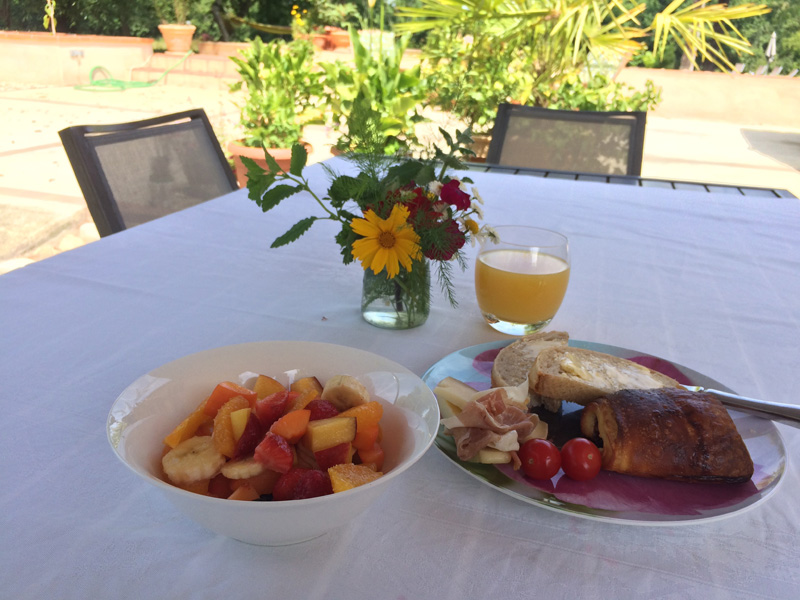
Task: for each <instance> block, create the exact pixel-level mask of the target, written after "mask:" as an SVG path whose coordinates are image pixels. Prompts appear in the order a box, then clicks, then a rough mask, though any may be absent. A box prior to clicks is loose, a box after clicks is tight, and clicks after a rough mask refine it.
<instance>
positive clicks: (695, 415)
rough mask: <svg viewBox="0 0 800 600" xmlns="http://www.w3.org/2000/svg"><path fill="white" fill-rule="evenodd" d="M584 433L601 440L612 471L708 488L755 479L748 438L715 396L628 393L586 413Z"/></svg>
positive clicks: (593, 404)
mask: <svg viewBox="0 0 800 600" xmlns="http://www.w3.org/2000/svg"><path fill="white" fill-rule="evenodd" d="M581 431H582V432H583V435H585V436H586V437H589V438H591V439H595V440H597V439H598V438H599V441H600V443H601V444H602V453H603V469H606V470H608V471H614V472H616V473H624V474H626V475H637V476H639V477H656V478H660V479H674V480H679V481H692V482H708V483H741V482H745V481H749V480H750V478H751V477H752V476H753V460H752V459H751V458H750V453H749V452H748V451H747V447H746V446H745V444H744V441H743V440H742V436H741V435H739V432H738V431H737V430H736V425H734V423H733V419H731V417H730V415H729V414H728V411H727V410H726V409H725V407H724V406H723V405H722V403H721V402H720V401H719V400H717V399H716V398H715V397H713V396H711V395H710V394H705V393H702V392H690V391H687V390H684V389H682V388H661V389H654V390H622V391H620V392H616V393H614V394H610V395H608V396H605V397H604V398H599V399H598V400H596V401H594V402H591V403H589V404H588V405H587V406H586V407H584V409H583V413H582V415H581Z"/></svg>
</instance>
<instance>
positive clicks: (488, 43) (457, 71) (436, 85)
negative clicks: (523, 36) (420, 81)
mask: <svg viewBox="0 0 800 600" xmlns="http://www.w3.org/2000/svg"><path fill="white" fill-rule="evenodd" d="M423 51H424V59H423V63H422V64H423V66H422V69H423V70H422V73H423V77H424V78H425V80H426V85H427V87H428V89H429V90H430V93H431V104H432V105H434V106H438V107H440V108H442V109H443V110H446V111H449V112H452V113H453V114H455V115H457V116H458V117H459V118H460V119H461V120H462V121H463V122H464V123H465V125H466V126H467V127H468V128H469V129H470V130H471V131H472V132H473V133H475V134H478V135H482V134H487V133H489V132H491V130H492V127H493V126H494V119H495V115H496V114H497V106H498V105H499V104H500V103H503V102H511V101H513V100H516V99H518V98H519V97H520V94H521V93H522V89H521V88H522V86H523V85H524V83H525V81H526V80H525V78H524V76H523V73H522V64H521V62H520V56H519V52H518V50H517V49H516V48H514V47H512V46H510V45H507V44H498V43H492V39H491V38H490V37H488V36H479V37H478V38H475V37H472V38H471V39H470V38H467V39H465V38H464V36H463V35H460V34H459V33H458V32H457V31H454V30H453V29H445V30H443V31H440V32H437V33H436V34H431V35H430V36H428V40H427V43H426V45H425V47H424V48H423Z"/></svg>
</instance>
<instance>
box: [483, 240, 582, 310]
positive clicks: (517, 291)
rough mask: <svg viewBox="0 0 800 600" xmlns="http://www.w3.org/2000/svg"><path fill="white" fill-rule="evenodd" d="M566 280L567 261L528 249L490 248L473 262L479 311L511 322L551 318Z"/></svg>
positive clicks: (563, 290) (563, 291)
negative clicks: (474, 263)
mask: <svg viewBox="0 0 800 600" xmlns="http://www.w3.org/2000/svg"><path fill="white" fill-rule="evenodd" d="M568 282H569V264H568V263H567V262H566V261H565V260H563V259H561V258H558V257H556V256H553V255H551V254H544V253H537V252H534V251H530V250H506V249H504V250H489V251H488V252H483V253H481V254H480V255H479V256H478V260H477V262H476V265H475V292H476V294H477V297H478V306H479V307H480V309H481V311H482V312H484V313H488V314H490V315H492V316H493V317H495V318H497V319H499V320H501V321H508V322H511V323H541V322H543V321H549V320H550V319H552V318H553V317H554V316H555V314H556V312H557V311H558V308H559V306H561V301H562V300H563V299H564V294H565V293H566V291H567V283H568Z"/></svg>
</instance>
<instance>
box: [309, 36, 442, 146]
mask: <svg viewBox="0 0 800 600" xmlns="http://www.w3.org/2000/svg"><path fill="white" fill-rule="evenodd" d="M350 42H351V44H352V47H353V59H354V64H353V65H350V64H346V63H342V62H340V61H336V62H334V63H322V64H321V65H320V66H321V67H322V68H323V69H324V71H325V87H326V95H327V106H328V108H329V110H330V124H331V126H332V127H333V129H334V130H336V131H338V132H340V133H341V136H340V138H339V141H338V143H337V148H339V149H340V150H343V151H356V152H358V151H362V152H363V151H370V152H375V151H378V152H381V153H383V154H395V153H396V152H398V151H407V150H409V149H411V148H413V147H417V146H418V145H419V140H418V138H417V135H416V133H415V131H414V129H415V125H416V124H417V123H419V122H421V121H423V120H424V119H423V117H422V116H421V115H420V114H419V112H418V108H419V106H421V105H422V103H423V101H424V100H425V98H426V96H427V93H426V90H425V88H424V85H423V81H422V78H421V77H420V65H419V64H417V65H415V66H414V67H412V68H409V69H405V70H404V69H401V67H400V61H401V60H402V58H403V53H404V52H405V49H406V46H407V44H408V39H407V38H399V39H397V40H395V43H394V45H393V48H391V49H389V50H388V51H386V50H384V52H382V53H374V52H370V51H369V50H368V49H367V48H366V47H365V46H364V45H363V44H362V43H361V40H360V39H359V36H358V35H357V34H356V32H355V30H354V29H353V28H352V27H351V28H350ZM367 140H370V143H369V144H367Z"/></svg>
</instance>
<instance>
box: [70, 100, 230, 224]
mask: <svg viewBox="0 0 800 600" xmlns="http://www.w3.org/2000/svg"><path fill="white" fill-rule="evenodd" d="M192 121H199V122H200V123H202V126H203V128H204V129H205V131H206V133H207V134H208V137H209V144H210V146H211V148H212V149H213V150H214V153H215V154H216V155H217V157H218V158H219V161H220V164H222V165H223V166H224V169H223V171H224V173H225V175H226V177H227V179H228V182H229V184H230V191H234V190H237V189H239V186H238V183H237V182H236V176H235V175H234V173H233V171H232V170H231V168H230V165H229V163H228V160H227V158H226V157H225V154H224V153H223V151H222V148H221V147H220V145H219V141H218V140H217V138H216V135H215V134H214V130H213V128H212V127H211V123H210V122H209V120H208V117H207V116H206V113H205V111H204V110H203V109H199V108H196V109H190V110H186V111H182V112H178V113H171V114H168V115H161V116H158V117H153V118H149V119H143V120H140V121H132V122H129V123H118V124H108V125H76V126H72V127H67V128H65V129H62V130H61V131H59V132H58V135H59V136H60V138H61V142H62V144H63V146H64V150H65V152H66V154H67V157H68V158H69V161H70V163H71V164H72V169H73V171H74V172H75V178H76V179H77V180H78V185H79V186H80V188H81V191H82V192H83V195H84V198H85V199H86V205H87V207H88V208H89V213H90V214H91V216H92V219H93V220H94V222H95V225H96V226H97V230H98V232H99V233H100V236H101V237H105V236H107V235H111V234H112V233H117V232H119V231H122V230H124V229H126V227H125V222H124V220H123V218H122V215H121V213H120V211H119V208H118V206H117V202H116V200H115V199H114V195H113V193H112V191H111V188H110V186H109V185H108V182H107V179H106V176H105V174H104V173H103V170H102V168H101V166H100V164H99V162H98V159H97V153H96V151H95V149H94V144H93V143H92V142H91V141H89V138H92V137H96V138H98V139H107V138H106V136H109V137H111V136H116V137H119V138H121V139H127V140H130V139H135V138H139V137H146V136H149V135H153V133H154V132H153V129H152V128H157V129H158V131H159V132H160V131H162V128H180V127H189V126H192V123H191V122H192Z"/></svg>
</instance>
